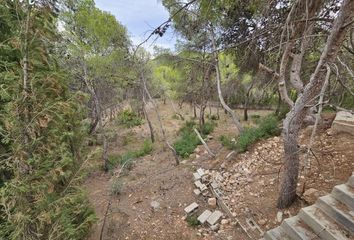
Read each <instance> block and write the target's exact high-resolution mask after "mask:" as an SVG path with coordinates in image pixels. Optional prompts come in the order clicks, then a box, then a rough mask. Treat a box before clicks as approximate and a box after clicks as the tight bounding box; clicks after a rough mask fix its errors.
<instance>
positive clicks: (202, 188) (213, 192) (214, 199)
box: [184, 168, 229, 231]
mask: <svg viewBox="0 0 354 240" xmlns="http://www.w3.org/2000/svg"><path fill="white" fill-rule="evenodd" d="M193 177H194V185H195V187H196V188H195V189H194V193H195V195H196V196H198V197H201V199H200V201H201V202H206V203H207V206H208V208H209V209H205V210H204V211H202V212H201V211H200V209H199V204H197V203H196V202H193V203H191V204H190V205H189V206H187V207H186V208H185V209H184V211H185V212H186V214H187V215H193V214H195V215H198V217H197V220H198V222H199V223H200V224H206V223H207V224H208V225H209V227H210V230H212V231H218V230H219V229H220V224H219V223H221V225H226V224H228V223H229V220H227V219H226V216H225V215H224V214H223V212H222V211H220V210H217V209H216V208H217V207H218V205H219V206H220V205H222V203H221V202H220V201H221V192H220V188H219V184H220V183H219V181H220V177H221V175H215V174H214V175H213V174H211V172H209V170H204V169H202V168H199V169H198V170H197V171H196V172H195V173H193ZM197 210H199V212H198V211H197Z"/></svg>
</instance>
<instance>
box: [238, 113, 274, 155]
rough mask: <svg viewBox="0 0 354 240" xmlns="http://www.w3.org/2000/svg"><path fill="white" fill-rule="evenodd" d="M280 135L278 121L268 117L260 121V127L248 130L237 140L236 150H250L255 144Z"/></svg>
mask: <svg viewBox="0 0 354 240" xmlns="http://www.w3.org/2000/svg"><path fill="white" fill-rule="evenodd" d="M278 134H280V129H279V127H278V121H277V119H276V117H274V116H267V117H264V118H262V119H261V120H260V124H259V126H258V127H251V128H246V129H245V130H244V131H243V132H242V133H241V134H240V135H239V136H238V138H237V143H236V145H237V146H236V148H237V150H239V151H240V152H245V151H246V150H248V148H249V146H250V145H252V144H253V143H254V142H256V141H258V140H260V139H262V138H267V137H271V136H275V135H278Z"/></svg>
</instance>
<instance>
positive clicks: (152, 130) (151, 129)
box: [143, 103, 155, 143]
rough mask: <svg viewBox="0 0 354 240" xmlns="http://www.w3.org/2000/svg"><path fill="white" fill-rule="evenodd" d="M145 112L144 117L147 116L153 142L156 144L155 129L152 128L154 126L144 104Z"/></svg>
mask: <svg viewBox="0 0 354 240" xmlns="http://www.w3.org/2000/svg"><path fill="white" fill-rule="evenodd" d="M143 111H144V115H145V118H146V121H147V122H148V125H149V130H150V139H151V142H152V143H154V142H155V136H154V129H153V128H152V124H151V121H150V118H149V115H148V113H147V112H146V108H145V103H144V106H143Z"/></svg>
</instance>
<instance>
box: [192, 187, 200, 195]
mask: <svg viewBox="0 0 354 240" xmlns="http://www.w3.org/2000/svg"><path fill="white" fill-rule="evenodd" d="M193 192H194V194H195V195H197V196H199V195H200V193H201V192H200V190H199V189H197V188H196V189H194V190H193Z"/></svg>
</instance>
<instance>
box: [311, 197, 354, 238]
mask: <svg viewBox="0 0 354 240" xmlns="http://www.w3.org/2000/svg"><path fill="white" fill-rule="evenodd" d="M316 205H317V206H318V207H319V208H320V209H321V210H322V211H323V212H325V213H326V214H327V215H328V216H330V217H331V218H332V219H333V220H335V221H336V222H337V223H339V224H340V225H342V226H343V227H344V228H345V229H346V230H348V231H349V232H350V233H351V234H352V235H354V216H353V215H351V213H350V211H349V209H348V207H347V206H346V205H344V204H343V203H340V202H338V201H337V200H336V199H335V198H333V197H332V196H331V195H326V196H323V197H320V198H319V199H318V201H317V202H316Z"/></svg>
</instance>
